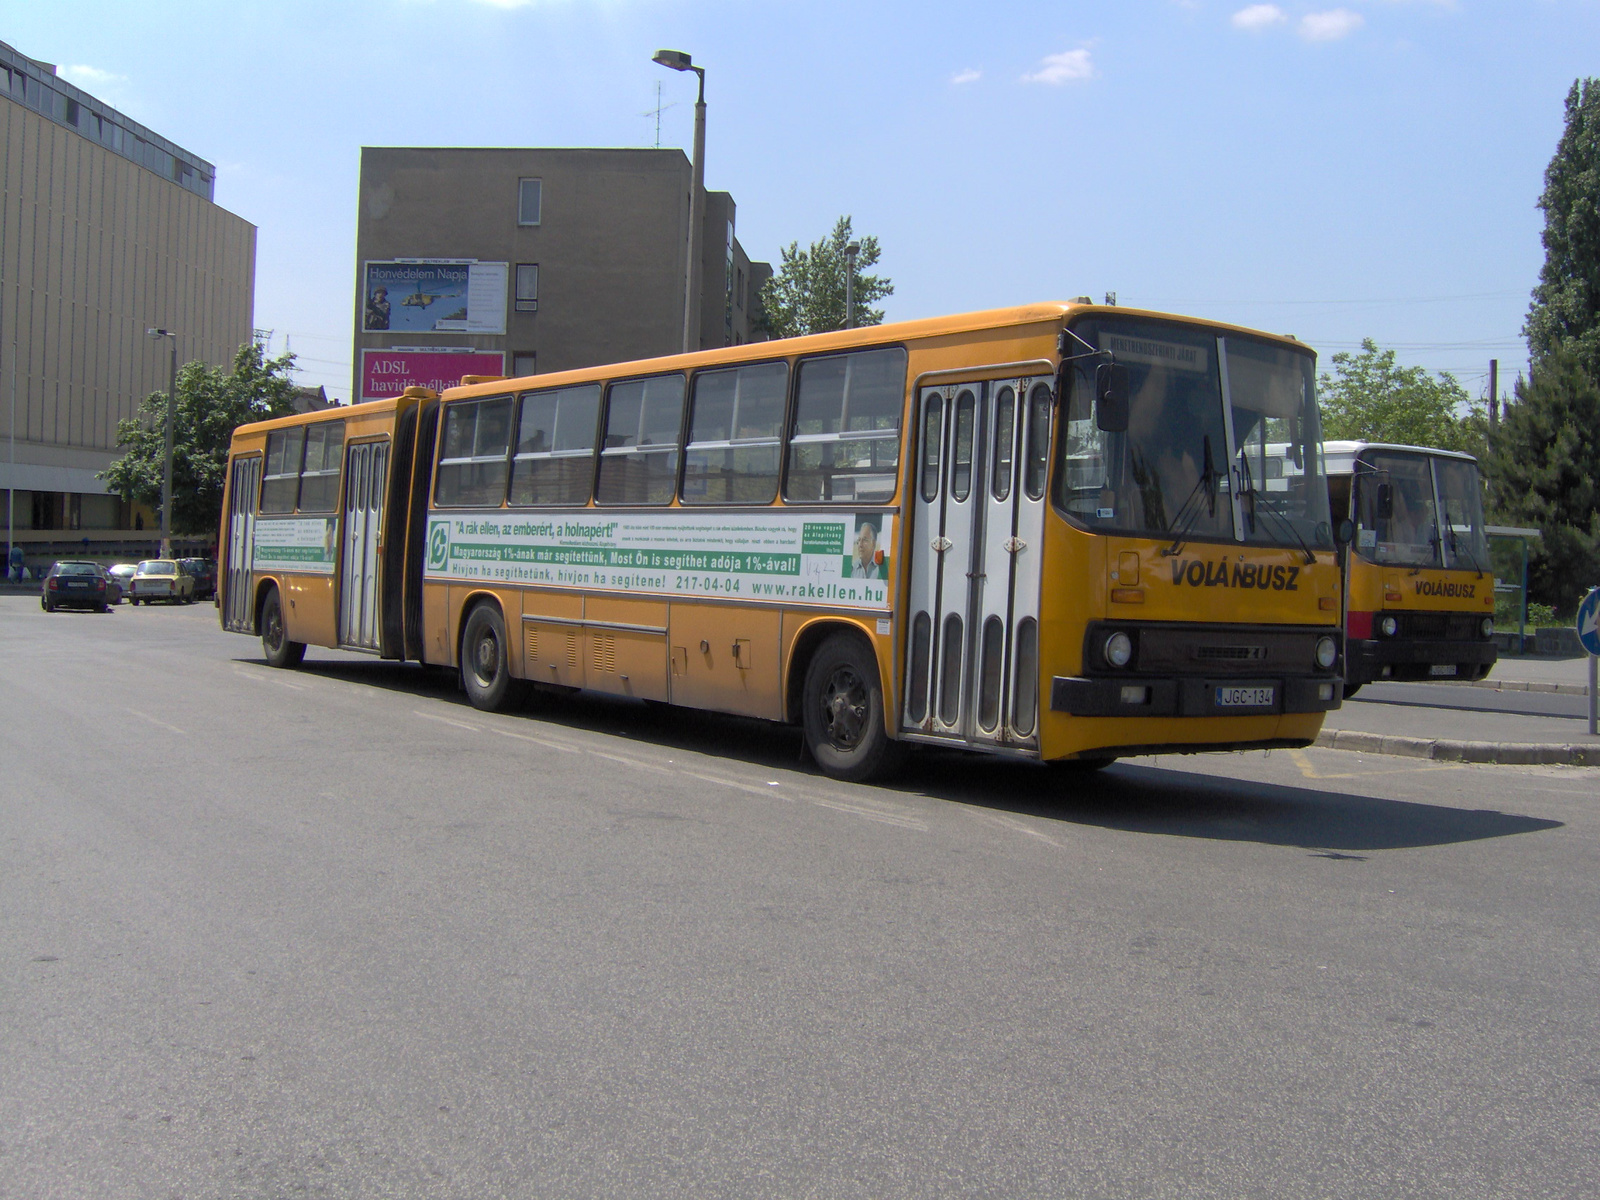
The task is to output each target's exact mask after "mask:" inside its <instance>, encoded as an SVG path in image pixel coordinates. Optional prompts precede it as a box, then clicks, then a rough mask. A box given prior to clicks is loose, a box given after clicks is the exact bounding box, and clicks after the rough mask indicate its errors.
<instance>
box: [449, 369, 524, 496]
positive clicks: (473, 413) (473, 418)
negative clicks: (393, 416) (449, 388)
mask: <svg viewBox="0 0 1600 1200" xmlns="http://www.w3.org/2000/svg"><path fill="white" fill-rule="evenodd" d="M510 449H511V397H510V396H495V397H493V398H492V399H489V400H472V401H467V402H466V403H462V404H451V405H449V406H447V407H446V408H445V412H444V437H443V445H442V446H441V448H440V451H439V478H438V481H437V482H436V483H435V484H434V489H433V498H434V502H435V503H436V504H439V505H441V506H460V505H467V504H472V505H479V506H484V507H490V508H499V507H500V505H501V503H502V502H503V501H504V500H505V498H506V471H507V461H506V457H507V455H508V453H509V452H510Z"/></svg>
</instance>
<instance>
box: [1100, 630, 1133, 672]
mask: <svg viewBox="0 0 1600 1200" xmlns="http://www.w3.org/2000/svg"><path fill="white" fill-rule="evenodd" d="M1105 656H1106V662H1108V663H1110V664H1111V665H1112V666H1113V667H1125V666H1127V665H1128V664H1129V663H1130V662H1132V661H1133V639H1132V638H1130V637H1129V636H1128V635H1127V634H1125V633H1113V634H1112V635H1111V636H1110V637H1108V638H1107V639H1106V645H1105Z"/></svg>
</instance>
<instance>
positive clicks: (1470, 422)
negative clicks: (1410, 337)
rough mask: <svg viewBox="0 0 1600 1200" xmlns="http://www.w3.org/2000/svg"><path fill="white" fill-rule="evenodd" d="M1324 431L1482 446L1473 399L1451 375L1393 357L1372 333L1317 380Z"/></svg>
mask: <svg viewBox="0 0 1600 1200" xmlns="http://www.w3.org/2000/svg"><path fill="white" fill-rule="evenodd" d="M1317 401H1318V404H1319V406H1320V407H1321V409H1322V436H1323V437H1325V438H1327V439H1328V440H1329V441H1338V440H1340V439H1344V438H1351V439H1361V440H1365V441H1371V442H1401V443H1404V444H1406V445H1410V446H1437V447H1439V448H1440V449H1442V450H1465V451H1467V452H1468V453H1469V454H1480V453H1481V451H1482V449H1483V446H1482V441H1481V437H1480V435H1479V433H1478V430H1479V428H1480V424H1479V422H1477V421H1476V420H1474V419H1473V418H1474V417H1475V413H1474V411H1473V410H1474V407H1475V406H1474V404H1473V402H1472V401H1471V400H1469V398H1468V396H1467V393H1466V391H1465V389H1463V388H1462V386H1461V385H1460V384H1459V383H1457V382H1456V380H1455V377H1454V376H1453V375H1449V374H1447V373H1445V372H1443V371H1441V372H1440V373H1439V375H1438V377H1437V378H1435V377H1434V376H1431V375H1429V374H1428V372H1427V371H1426V370H1424V369H1423V368H1422V367H1402V366H1399V365H1397V364H1396V363H1395V355H1394V351H1393V350H1380V349H1378V345H1377V343H1376V342H1374V341H1373V340H1372V339H1371V338H1363V339H1362V340H1361V353H1359V354H1352V353H1350V352H1349V351H1347V350H1341V351H1339V353H1337V354H1335V355H1334V356H1333V374H1331V375H1329V374H1324V375H1323V376H1322V377H1321V379H1320V380H1319V381H1318V384H1317Z"/></svg>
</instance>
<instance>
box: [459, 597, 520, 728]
mask: <svg viewBox="0 0 1600 1200" xmlns="http://www.w3.org/2000/svg"><path fill="white" fill-rule="evenodd" d="M519 682H520V681H519V680H515V679H512V677H511V657H510V654H509V653H508V652H507V650H506V623H505V620H504V619H503V618H502V617H501V616H500V610H499V609H498V608H496V607H495V606H494V605H493V604H479V605H478V606H477V607H475V608H474V609H473V610H472V612H471V613H470V614H469V615H468V617H467V625H466V628H465V629H464V630H462V632H461V686H462V688H463V689H465V691H466V693H467V699H468V700H470V701H472V707H473V708H476V709H480V710H482V711H483V712H501V711H503V710H505V709H507V708H509V707H511V705H512V704H513V703H514V702H515V701H516V700H517V699H518V698H519V697H520V696H521V691H522V689H521V688H520V687H519V686H518V684H519Z"/></svg>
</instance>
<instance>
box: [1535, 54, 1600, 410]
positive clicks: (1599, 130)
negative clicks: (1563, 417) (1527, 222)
mask: <svg viewBox="0 0 1600 1200" xmlns="http://www.w3.org/2000/svg"><path fill="white" fill-rule="evenodd" d="M1539 207H1540V208H1541V209H1543V210H1544V254H1545V257H1544V267H1543V268H1542V269H1541V270H1540V272H1539V284H1538V286H1537V287H1535V288H1534V289H1533V303H1532V304H1531V305H1529V307H1528V319H1527V322H1526V323H1525V324H1524V325H1523V327H1522V332H1523V334H1524V336H1525V337H1527V339H1528V348H1529V349H1530V350H1531V351H1532V352H1533V359H1534V361H1535V362H1539V361H1540V360H1542V359H1543V358H1545V357H1546V356H1547V355H1549V354H1551V353H1553V352H1554V351H1555V350H1556V349H1558V348H1559V347H1563V346H1565V347H1567V348H1569V349H1571V350H1572V351H1573V352H1574V353H1575V354H1576V355H1577V358H1578V362H1579V363H1580V364H1581V365H1582V367H1583V369H1584V370H1585V371H1587V372H1588V373H1589V377H1590V378H1591V379H1600V79H1579V80H1577V81H1575V82H1574V83H1573V85H1572V90H1571V91H1570V92H1568V93H1567V123H1566V128H1565V130H1563V132H1562V134H1561V140H1560V142H1558V143H1557V144H1556V152H1555V156H1554V157H1553V158H1551V160H1550V165H1549V166H1548V167H1546V168H1545V172H1544V192H1543V194H1542V195H1540V197H1539Z"/></svg>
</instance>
